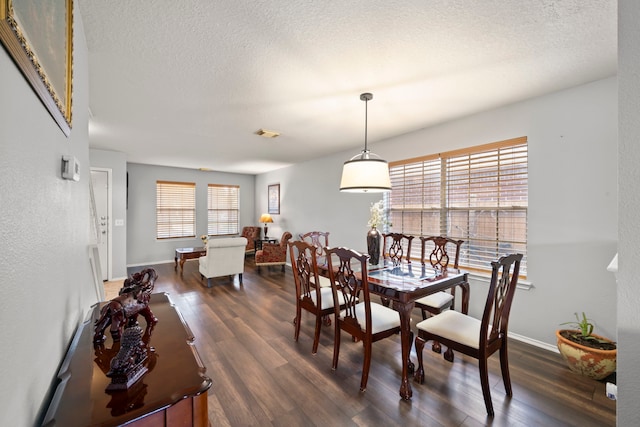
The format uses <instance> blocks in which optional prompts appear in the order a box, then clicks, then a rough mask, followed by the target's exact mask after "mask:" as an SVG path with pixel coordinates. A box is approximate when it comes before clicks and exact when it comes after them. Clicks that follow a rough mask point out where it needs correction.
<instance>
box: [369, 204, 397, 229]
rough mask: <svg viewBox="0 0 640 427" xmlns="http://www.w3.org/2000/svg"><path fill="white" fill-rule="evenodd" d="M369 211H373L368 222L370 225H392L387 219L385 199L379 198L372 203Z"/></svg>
mask: <svg viewBox="0 0 640 427" xmlns="http://www.w3.org/2000/svg"><path fill="white" fill-rule="evenodd" d="M369 211H370V212H371V216H370V217H369V222H368V223H367V225H368V226H369V227H376V228H378V227H379V226H381V225H389V226H391V225H392V224H391V223H390V222H389V221H388V220H387V214H386V209H385V206H384V201H382V200H379V201H377V202H375V203H371V208H370V209H369Z"/></svg>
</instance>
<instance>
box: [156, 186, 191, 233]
mask: <svg viewBox="0 0 640 427" xmlns="http://www.w3.org/2000/svg"><path fill="white" fill-rule="evenodd" d="M195 236H196V184H195V183H193V182H168V181H157V182H156V237H157V238H158V239H172V238H176V237H195Z"/></svg>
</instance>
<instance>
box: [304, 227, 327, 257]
mask: <svg viewBox="0 0 640 427" xmlns="http://www.w3.org/2000/svg"><path fill="white" fill-rule="evenodd" d="M298 237H299V238H300V240H304V241H305V242H307V243H310V244H312V245H313V246H315V247H316V253H317V255H318V256H319V257H321V256H323V255H324V248H326V247H327V246H329V232H328V231H309V232H308V233H300V234H299V235H298Z"/></svg>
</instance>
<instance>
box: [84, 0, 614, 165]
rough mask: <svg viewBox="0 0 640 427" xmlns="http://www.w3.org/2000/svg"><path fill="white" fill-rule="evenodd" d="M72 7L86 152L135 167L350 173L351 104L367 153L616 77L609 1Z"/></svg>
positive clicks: (101, 3) (264, 1)
mask: <svg viewBox="0 0 640 427" xmlns="http://www.w3.org/2000/svg"><path fill="white" fill-rule="evenodd" d="M77 2H78V3H79V8H80V13H81V15H82V20H83V23H84V29H85V34H86V39H87V45H88V49H89V79H90V109H91V113H92V117H91V118H90V124H89V137H90V146H91V147H92V148H98V149H105V150H115V151H121V152H124V153H126V154H127V160H128V161H129V162H135V163H147V164H156V165H166V166H177V167H185V168H210V169H214V170H219V171H228V172H240V173H261V172H265V171H269V170H273V169H277V168H280V167H284V166H287V165H289V164H292V163H297V162H301V161H304V160H308V159H311V158H314V157H318V156H323V155H328V154H331V153H336V152H341V151H345V150H348V151H349V156H347V157H350V156H351V155H355V154H357V153H358V152H359V151H360V150H361V149H362V147H363V144H364V107H365V106H364V103H363V102H362V101H360V98H359V95H360V93H362V92H372V93H373V95H374V97H373V100H372V101H370V102H369V104H368V141H369V143H375V142H376V141H380V140H383V139H387V138H391V137H393V136H395V135H400V134H404V133H407V132H411V131H415V130H418V129H421V128H425V127H428V126H432V125H434V124H437V123H441V122H444V121H448V120H452V119H455V118H457V117H461V116H465V115H469V114H472V113H475V112H478V111H482V110H486V109H490V108H494V107H498V106H501V105H505V104H509V103H513V102H517V101H519V100H522V99H526V98H530V97H533V96H537V95H542V94H545V93H549V92H553V91H556V90H559V89H563V88H567V87H571V86H576V85H579V84H583V83H587V82H590V81H594V80H597V79H601V78H604V77H608V76H612V75H615V74H616V70H617V35H616V34H617V16H616V14H617V8H616V4H617V2H615V1H613V0H557V1H553V0H510V1H504V0H482V1H474V0H431V1H425V0H356V1H344V0H336V1H334V0H331V1H312V0H258V1H247V0H218V1H207V0H201V1H198V0H181V1H179V2H177V1H174V0H145V1H131V0H110V1H105V0H77ZM259 128H265V129H269V130H275V131H278V132H280V133H281V136H280V137H278V138H275V139H265V138H262V137H259V136H257V135H255V133H254V132H255V131H256V130H258V129H259ZM345 160H346V158H345Z"/></svg>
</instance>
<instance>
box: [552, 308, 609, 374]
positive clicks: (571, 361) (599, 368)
mask: <svg viewBox="0 0 640 427" xmlns="http://www.w3.org/2000/svg"><path fill="white" fill-rule="evenodd" d="M575 315H576V321H575V322H566V323H562V324H561V325H571V326H572V328H573V329H559V330H557V331H556V337H557V339H558V350H559V351H560V354H561V355H562V357H563V359H564V360H565V361H566V362H567V364H568V365H569V369H571V370H572V371H573V372H576V373H578V374H582V375H585V376H587V377H590V378H593V379H595V380H601V379H604V378H606V377H608V376H609V375H611V374H612V373H613V372H615V370H616V357H617V355H618V350H617V347H616V343H615V342H613V341H611V340H609V339H607V338H605V337H602V336H600V335H596V334H594V333H593V323H591V321H590V320H589V319H588V318H587V316H586V315H585V314H584V312H583V313H582V318H580V316H579V315H578V313H575Z"/></svg>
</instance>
